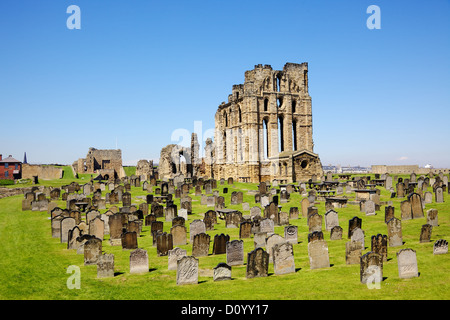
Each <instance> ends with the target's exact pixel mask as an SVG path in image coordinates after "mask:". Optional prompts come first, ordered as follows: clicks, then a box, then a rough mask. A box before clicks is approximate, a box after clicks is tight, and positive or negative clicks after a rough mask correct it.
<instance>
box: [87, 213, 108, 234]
mask: <svg viewBox="0 0 450 320" xmlns="http://www.w3.org/2000/svg"><path fill="white" fill-rule="evenodd" d="M89 234H90V235H93V236H95V237H96V238H99V239H100V240H103V237H104V234H105V222H104V221H103V220H102V219H101V217H100V216H98V217H96V218H95V219H94V220H92V221H91V222H90V223H89Z"/></svg>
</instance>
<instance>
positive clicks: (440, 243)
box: [433, 239, 448, 255]
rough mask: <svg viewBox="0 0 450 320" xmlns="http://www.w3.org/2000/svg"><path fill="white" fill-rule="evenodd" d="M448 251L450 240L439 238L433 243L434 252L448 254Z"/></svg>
mask: <svg viewBox="0 0 450 320" xmlns="http://www.w3.org/2000/svg"><path fill="white" fill-rule="evenodd" d="M446 253H448V241H447V240H444V239H439V240H437V241H436V242H435V243H434V245H433V254H434V255H436V254H446Z"/></svg>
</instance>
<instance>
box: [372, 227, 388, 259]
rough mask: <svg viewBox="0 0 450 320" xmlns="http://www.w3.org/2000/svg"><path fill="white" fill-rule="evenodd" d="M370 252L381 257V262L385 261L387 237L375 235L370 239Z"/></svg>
mask: <svg viewBox="0 0 450 320" xmlns="http://www.w3.org/2000/svg"><path fill="white" fill-rule="evenodd" d="M370 240H371V250H370V251H372V252H375V253H378V254H380V255H381V256H382V257H383V261H384V262H386V261H387V242H388V237H387V235H382V234H380V233H379V234H377V235H376V236H372V237H371V239H370Z"/></svg>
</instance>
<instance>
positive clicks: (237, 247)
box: [226, 240, 244, 266]
mask: <svg viewBox="0 0 450 320" xmlns="http://www.w3.org/2000/svg"><path fill="white" fill-rule="evenodd" d="M226 253H227V264H228V265H229V266H236V265H243V264H244V241H243V240H232V241H229V242H227V244H226Z"/></svg>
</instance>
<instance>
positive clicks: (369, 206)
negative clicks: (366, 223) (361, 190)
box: [364, 200, 376, 216]
mask: <svg viewBox="0 0 450 320" xmlns="http://www.w3.org/2000/svg"><path fill="white" fill-rule="evenodd" d="M364 211H365V213H366V216H374V215H375V214H376V212H375V202H373V201H372V200H366V202H365V204H364Z"/></svg>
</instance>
